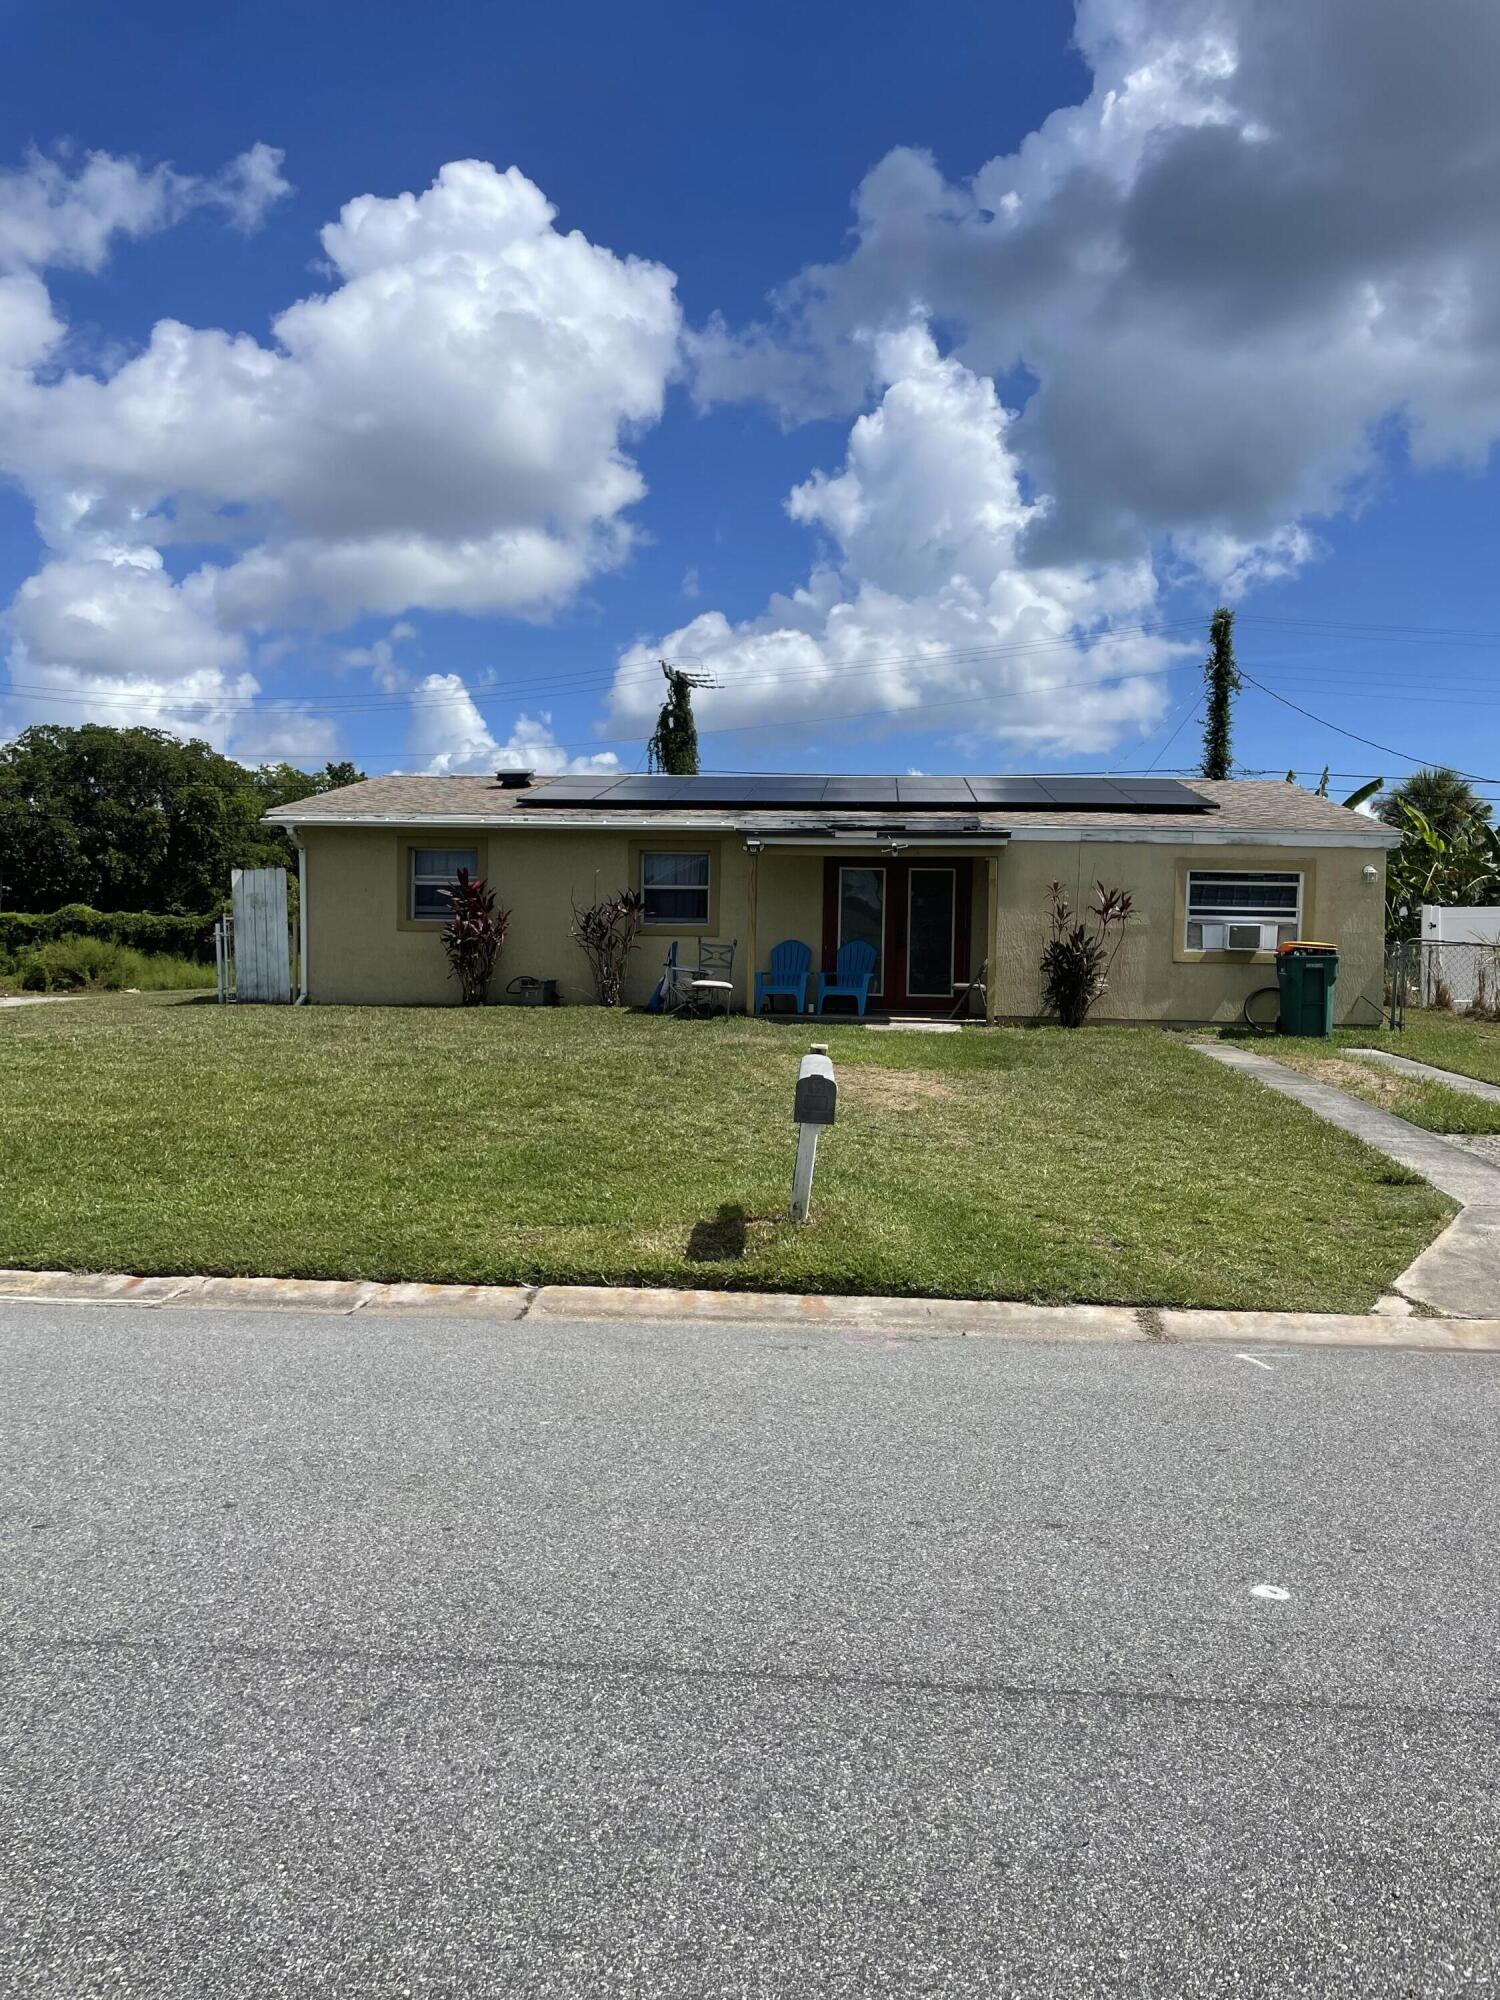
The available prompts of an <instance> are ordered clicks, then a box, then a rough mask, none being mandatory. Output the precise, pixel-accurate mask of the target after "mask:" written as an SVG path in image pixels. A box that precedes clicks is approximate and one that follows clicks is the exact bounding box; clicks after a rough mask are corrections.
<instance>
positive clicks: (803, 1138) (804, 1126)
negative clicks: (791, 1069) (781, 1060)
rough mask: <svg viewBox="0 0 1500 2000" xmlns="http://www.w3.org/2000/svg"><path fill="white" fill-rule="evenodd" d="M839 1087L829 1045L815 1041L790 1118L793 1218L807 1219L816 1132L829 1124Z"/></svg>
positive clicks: (804, 1063) (799, 1076) (804, 1060)
mask: <svg viewBox="0 0 1500 2000" xmlns="http://www.w3.org/2000/svg"><path fill="white" fill-rule="evenodd" d="M838 1102H839V1086H838V1079H837V1078H836V1077H835V1076H834V1073H833V1064H832V1063H831V1062H830V1061H829V1060H828V1044H827V1043H826V1042H815V1043H814V1044H813V1051H812V1054H811V1055H807V1056H804V1057H803V1058H802V1067H801V1069H799V1070H798V1072H797V1095H796V1097H795V1099H794V1100H793V1104H792V1119H793V1121H794V1123H795V1124H796V1127H797V1164H796V1166H795V1167H794V1168H793V1169H792V1211H791V1213H792V1220H793V1222H806V1220H807V1216H808V1211H809V1209H810V1208H811V1207H812V1184H813V1168H814V1167H815V1166H816V1165H817V1162H818V1134H819V1133H820V1132H821V1131H822V1130H823V1127H824V1126H825V1125H831V1124H832V1123H833V1120H834V1114H835V1113H836V1112H837V1110H838Z"/></svg>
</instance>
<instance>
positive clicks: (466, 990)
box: [443, 868, 510, 1007]
mask: <svg viewBox="0 0 1500 2000" xmlns="http://www.w3.org/2000/svg"><path fill="white" fill-rule="evenodd" d="M448 902H449V904H450V906H451V908H452V911H453V914H452V915H451V916H450V917H449V919H448V921H447V923H446V924H444V926H443V950H444V951H445V952H446V953H447V954H448V968H449V970H450V971H451V972H452V974H453V976H454V978H455V979H456V980H457V981H458V985H459V991H460V993H461V994H462V995H463V1004H464V1006H465V1007H482V1006H483V1005H484V1000H485V995H486V994H487V993H488V992H489V988H490V980H491V979H492V978H493V977H494V973H495V960H496V959H497V958H498V957H499V956H500V947H501V945H503V944H504V942H505V933H506V932H507V931H508V930H509V929H510V911H509V910H497V909H496V907H495V892H494V890H493V889H491V888H490V886H489V884H488V883H487V882H484V881H472V882H471V881H470V880H469V871H468V869H467V868H460V869H459V871H458V881H457V883H456V885H455V886H454V887H453V888H452V889H450V890H449V891H448Z"/></svg>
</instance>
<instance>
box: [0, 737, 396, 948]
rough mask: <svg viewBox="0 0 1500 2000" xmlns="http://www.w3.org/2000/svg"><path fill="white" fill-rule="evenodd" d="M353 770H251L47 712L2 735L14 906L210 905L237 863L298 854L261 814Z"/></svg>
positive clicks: (0, 812) (192, 746)
mask: <svg viewBox="0 0 1500 2000" xmlns="http://www.w3.org/2000/svg"><path fill="white" fill-rule="evenodd" d="M348 771H350V767H348V766H342V767H340V766H333V765H330V766H329V767H328V768H327V771H325V772H324V773H323V774H321V775H320V776H319V777H312V776H309V774H308V773H306V772H303V771H297V770H295V768H294V767H293V766H291V765H268V766H265V767H263V769H262V770H261V771H259V772H253V771H249V770H247V769H246V768H245V766H244V765H243V764H237V763H236V762H235V761H234V759H233V758H232V757H225V756H222V755H221V754H220V752H218V751H217V750H215V749H213V748H212V747H211V746H210V745H209V744H207V743H204V742H202V741H200V740H198V739H196V738H195V739H193V740H192V741H190V742H186V743H185V742H183V741H182V740H181V739H180V738H178V737H176V736H172V735H169V734H168V733H167V732H166V731H165V730H161V729H112V728H109V727H107V726H106V725H104V724H103V723H92V722H91V723H84V724H83V725H82V726H81V727H79V728H66V727H64V726H63V725H62V724H59V723H38V724H37V725H36V726H35V727H33V728H31V729H26V730H23V731H22V732H21V734H20V735H19V736H17V737H16V738H15V739H14V741H13V742H10V743H7V744H5V745H4V746H3V747H0V856H3V857H4V858H3V863H0V873H3V875H4V897H5V904H6V907H7V908H9V909H12V910H34V911H38V912H46V911H49V910H56V909H59V908H61V907H62V906H63V905H64V904H66V903H87V904H89V905H90V906H91V907H92V908H94V909H97V910H105V911H114V910H150V911H154V912H156V913H157V914H159V915H164V916H172V915H179V916H203V915H207V914H208V913H209V912H211V911H214V910H216V909H218V908H219V907H220V905H221V904H222V903H223V900H224V897H225V896H226V894H227V893H228V890H229V876H230V870H231V869H233V868H236V867H287V866H290V865H293V862H294V857H293V853H292V848H291V844H290V842H289V841H288V840H287V838H286V835H285V834H283V833H282V832H280V831H279V830H278V829H276V828H274V827H265V826H262V825H261V824H260V817H261V814H262V813H263V812H265V811H267V810H268V808H269V807H271V806H273V805H279V804H281V803H282V802H283V801H284V800H285V799H286V798H288V797H292V798H297V797H305V796H307V793H308V792H310V791H320V790H324V789H326V788H327V785H328V783H330V782H342V781H344V773H345V772H348ZM330 774H332V775H330ZM352 775H353V776H354V777H357V776H358V775H359V774H358V773H357V772H352ZM295 787H301V789H300V790H299V789H294V788H295Z"/></svg>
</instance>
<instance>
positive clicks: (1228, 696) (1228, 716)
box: [1203, 604, 1244, 778]
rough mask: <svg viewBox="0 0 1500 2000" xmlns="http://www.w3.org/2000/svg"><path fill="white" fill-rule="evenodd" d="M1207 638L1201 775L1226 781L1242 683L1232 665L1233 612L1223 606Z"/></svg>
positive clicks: (1213, 619)
mask: <svg viewBox="0 0 1500 2000" xmlns="http://www.w3.org/2000/svg"><path fill="white" fill-rule="evenodd" d="M1208 637H1209V654H1208V658H1207V659H1206V660H1205V661H1204V663H1203V687H1204V692H1205V696H1206V700H1205V705H1204V716H1203V776H1204V777H1205V778H1227V777H1228V776H1229V767H1230V756H1229V750H1230V738H1231V734H1232V729H1233V720H1234V697H1235V696H1236V695H1237V694H1238V693H1239V691H1240V689H1241V687H1242V686H1243V685H1244V683H1243V682H1242V681H1241V679H1240V670H1239V668H1238V667H1237V666H1236V665H1235V662H1234V613H1233V612H1232V611H1229V610H1226V609H1225V607H1224V606H1223V605H1222V604H1221V605H1220V606H1219V608H1218V610H1217V611H1216V612H1215V613H1214V615H1213V617H1212V618H1211V619H1210V620H1209V624H1208Z"/></svg>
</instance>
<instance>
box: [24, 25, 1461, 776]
mask: <svg viewBox="0 0 1500 2000" xmlns="http://www.w3.org/2000/svg"><path fill="white" fill-rule="evenodd" d="M1307 11H1308V12H1311V13H1315V14H1317V15H1318V19H1317V21H1316V22H1307V21H1302V20H1300V18H1299V19H1298V20H1294V21H1291V20H1286V19H1282V18H1280V17H1281V14H1282V10H1279V9H1270V10H1267V9H1264V8H1255V7H1253V6H1252V5H1251V4H1250V0H1222V4H1220V0H1204V4H1195V5H1192V6H1189V5H1186V4H1178V0H1153V4H1151V5H1144V4H1141V0H1090V4H1088V5H1086V6H1085V7H1084V8H1083V9H1082V11H1081V12H1080V13H1079V14H1078V15H1077V17H1076V18H1075V13H1074V10H1073V8H1072V7H1071V6H1060V5H1048V4H1034V5H1031V6H1028V7H1026V8H1020V7H1015V6H1010V7H1007V6H1002V5H999V4H990V5H978V4H968V0H965V4H940V5H937V6H935V7H929V8H925V9H921V10H917V9H913V8H898V7H893V6H880V5H874V6H869V7H866V8H863V9H860V10H853V9H844V8H831V7H829V8H807V7H798V8H793V7H789V6H766V5H761V6H757V7H755V8H753V9H740V10H729V9H719V8H704V7H701V6H689V5H686V4H682V5H671V6H666V5H647V6H644V7H640V8H635V9H622V8H619V7H617V6H611V7H604V6H595V5H587V6H585V5H578V4H555V5H553V6H551V7H549V8H547V9H540V8H538V9H534V10H518V9H496V8H494V7H480V6H447V7H444V8H440V9H429V10H415V9H412V8H410V7H407V6H395V5H365V6H361V7H360V8H358V9H354V8H352V7H346V6H343V5H326V6H322V7H319V8H313V9H309V8H306V7H297V8H292V7H289V6H282V5H266V6H261V7H259V8H257V9H255V10H246V9H220V10H214V11H212V12H208V11H206V10H203V9H202V8H200V7H187V6H176V5H150V4H148V5H146V6H144V7H141V8H137V9H134V10H122V9H119V8H117V7H108V8H106V7H104V6H98V5H93V4H82V5H79V4H75V5H73V6H70V7H69V8H68V9H66V10H58V9H55V8H51V9H49V8H44V7H42V6H41V5H36V4H22V5H17V4H9V5H7V7H6V8H5V9H4V10H3V15H0V50H3V54H4V60H3V61H0V111H3V119H0V130H3V132H4V133H5V134H6V135H7V140H6V145H5V147H4V149H3V151H0V174H3V176H4V178H3V179H0V471H3V474H4V475H5V482H4V484H3V485H0V602H5V603H7V604H9V605H10V607H11V608H10V611H9V613H8V616H7V622H6V632H5V637H6V649H7V651H6V656H7V659H8V663H9V664H8V675H9V682H8V686H7V685H6V684H5V683H4V682H3V681H0V732H3V733H7V734H8V733H13V732H14V731H15V730H16V729H17V728H20V727H22V726H24V725H25V724H26V723H28V722H31V721H35V720H38V719H48V720H62V721H78V720H83V719H85V718H89V719H96V720H103V721H118V720H146V721H154V722H157V723H159V724H161V725H162V726H165V727H171V728H175V729H178V730H179V731H181V732H183V733H188V732H200V733H203V734H206V735H208V736H210V737H211V739H212V740H214V741H215V742H217V743H219V744H221V745H222V746H223V747H226V748H228V749H229V750H231V751H232V752H233V753H234V754H236V755H238V756H242V757H245V758H247V759H251V760H253V759H255V758H258V757H260V756H265V755H290V756H295V757H298V758H300V759H304V760H308V761H313V762H318V761H321V760H322V758H323V757H324V756H326V755H336V756H344V755H348V756H352V757H353V758H354V759H355V760H356V761H358V762H360V763H361V764H363V765H364V767H365V768H366V769H368V770H370V771H372V772H374V771H383V770H392V769H410V768H432V769H452V770H460V769H485V768H489V766H490V765H492V764H493V763H494V762H495V761H496V760H497V759H504V760H508V759H510V758H511V757H516V756H519V757H525V758H526V759H527V760H535V761H537V762H539V763H541V764H543V765H544V766H547V767H551V768H559V767H561V766H562V764H563V763H564V762H565V761H567V760H570V759H578V758H583V759H596V760H597V759H608V758H611V757H614V758H617V759H618V760H619V761H620V763H621V764H622V765H623V766H624V767H626V768H634V767H635V766H636V765H637V764H638V763H639V762H640V760H641V757H642V754H643V741H642V739H643V737H644V735H645V733H646V731H647V729H648V728H649V719H650V711H651V707H652V704H653V701H654V698H655V690H656V687H657V686H658V684H659V683H658V681H657V680H656V679H655V678H654V672H655V670H654V668H653V667H652V665H651V662H652V660H653V659H654V658H655V657H656V655H657V654H658V653H661V652H666V653H667V654H668V655H669V656H670V657H672V658H674V659H680V660H685V661H689V662H692V663H695V664H697V665H698V666H700V667H701V670H702V671H703V672H704V673H706V674H707V675H709V676H711V677H712V679H713V680H714V681H715V682H716V685H715V686H714V687H712V688H710V689H709V690H707V691H705V693H704V694H703V695H702V696H701V697H700V700H699V710H700V720H701V723H702V726H703V729H704V736H703V752H704V763H705V765H706V766H712V767H718V768H780V767H787V768H826V769H844V770H861V769H897V770H904V769H908V768H918V769H924V770H947V769H954V770H973V769H995V770H1008V769H1022V770H1024V769H1144V768H1148V767H1154V768H1157V769H1161V770H1167V769H1171V768H1174V767H1176V766H1179V765H1186V764H1191V762H1192V761H1193V759H1194V756H1195V754H1196V750H1197V739H1198V729H1197V724H1196V719H1195V713H1194V700H1193V697H1194V693H1195V688H1196V685H1197V682H1196V674H1197V665H1198V662H1199V660H1200V659H1201V653H1202V639H1203V632H1204V629H1205V627H1206V624H1207V618H1208V613H1209V611H1210V610H1211V608H1212V607H1213V605H1214V604H1215V603H1216V602H1217V601H1219V600H1220V598H1221V597H1222V598H1223V599H1225V601H1229V602H1232V603H1234V604H1235V605H1236V606H1237V608H1238V611H1239V617H1240V634H1239V648H1240V656H1241V662H1242V664H1243V665H1244V667H1245V668H1246V669H1247V670H1248V671H1249V672H1250V673H1251V674H1253V675H1254V676H1255V678H1256V680H1257V681H1262V682H1264V684H1265V688H1266V689H1270V690H1274V691H1275V694H1279V695H1280V696H1282V697H1283V700H1282V701H1278V700H1276V699H1275V698H1274V695H1273V694H1272V693H1269V692H1265V691H1263V690H1262V689H1261V688H1260V687H1254V686H1252V687H1249V688H1247V690H1246V692H1245V694H1244V695H1243V697H1242V699H1241V702H1240V706H1239V716H1238V727H1237V735H1236V752H1237V755H1238V757H1239V759H1240V760H1241V761H1242V763H1243V765H1244V766H1245V767H1246V768H1248V769H1266V770H1275V771H1276V772H1277V773H1280V772H1281V771H1284V770H1285V769H1286V768H1287V767H1288V766H1289V765H1291V766H1296V767H1297V768H1299V769H1300V770H1303V771H1305V772H1308V773H1311V774H1314V775H1315V774H1316V772H1317V771H1318V770H1319V769H1320V768H1321V767H1322V766H1323V765H1324V764H1329V765H1331V766H1332V767H1333V770H1334V771H1335V773H1338V774H1340V778H1339V779H1336V781H1335V782H1336V784H1337V785H1341V783H1342V777H1343V776H1347V778H1348V788H1352V786H1353V784H1354V783H1355V782H1357V780H1358V779H1359V778H1360V777H1362V776H1366V775H1368V776H1374V775H1377V774H1384V775H1385V776H1387V777H1388V778H1395V777H1397V776H1399V775H1400V774H1401V773H1402V772H1403V771H1404V770H1405V769H1407V768H1409V766H1408V764H1407V763H1406V762H1405V761H1404V760H1403V758H1402V757H1401V756H1398V755H1395V754H1392V753H1393V752H1395V751H1404V752H1405V753H1406V756H1407V757H1409V758H1413V759H1443V760H1447V761H1450V762H1452V763H1455V764H1457V765H1458V766H1460V767H1461V768H1463V769H1465V770H1467V771H1471V772H1475V773H1477V774H1480V775H1483V776H1489V775H1491V774H1500V740H1497V739H1500V695H1497V694H1496V693H1495V692H1494V691H1493V689H1494V685H1495V681H1494V676H1493V674H1492V671H1491V660H1492V658H1493V657H1494V652H1495V648H1496V646H1497V645H1500V603H1497V602H1496V601H1495V599H1496V585H1495V581H1494V577H1495V573H1496V568H1497V565H1496V563H1495V560H1494V554H1493V546H1492V545H1493V539H1494V526H1493V524H1494V520H1495V497H1496V481H1495V472H1494V463H1493V453H1492V449H1491V446H1492V442H1493V439H1494V437H1495V435H1496V434H1497V433H1500V298H1497V295H1496V290H1495V280H1494V277H1493V273H1494V271H1495V269H1496V268H1497V267H1500V259H1497V250H1500V244H1497V240H1496V239H1497V232H1500V155H1497V150H1496V144H1495V139H1494V136H1493V132H1492V129H1491V128H1492V123H1493V121H1492V117H1491V115H1490V109H1489V105H1488V102H1487V98H1486V95H1485V93H1484V91H1483V90H1482V89H1481V88H1479V87H1478V85H1477V83H1476V79H1483V78H1486V77H1489V76H1493V74H1495V73H1496V69H1495V63H1496V59H1497V57H1500V41H1497V31H1496V27H1495V23H1494V21H1493V19H1492V18H1491V15H1492V10H1490V9H1489V8H1487V7H1485V6H1483V5H1481V4H1479V0H1474V4H1472V5H1471V4H1469V0H1455V4H1454V5H1453V7H1452V8H1451V9H1447V10H1444V11H1443V14H1442V17H1441V18H1440V19H1439V20H1438V21H1436V22H1434V21H1429V20H1420V21H1419V20H1417V19H1416V18H1415V17H1414V15H1413V13H1412V10H1410V9H1409V8H1408V7H1403V6H1397V5H1396V4H1395V0H1374V4H1369V0H1366V4H1361V5H1360V6H1358V7H1356V6H1354V5H1353V0H1348V4H1345V0H1329V4H1328V6H1327V7H1326V9H1321V10H1307ZM1273 17H1274V18H1273ZM1356 26H1357V28H1358V33H1357V34H1356V33H1355V29H1356ZM91 156H102V157H101V158H92V159H91ZM465 162H469V163H474V164H472V165H469V166H467V167H465V166H463V165H462V163H465ZM454 163H458V164H454ZM168 168H170V172H169V171H167V169H168ZM512 168H514V169H515V170H517V171H516V173H515V174H511V175H507V170H508V169H512ZM445 169H446V170H447V171H446V173H445ZM402 196H406V197H408V198H407V199H406V200H405V201H402V200H400V199H398V198H400V197H402ZM350 203H355V204H357V205H359V206H357V208H356V210H355V211H352V212H351V211H347V210H346V205H347V204H350ZM548 205H550V210H551V214H550V215H549V213H548ZM341 214H343V222H342V223H341V224H340V217H341ZM330 225H338V227H337V228H336V229H335V232H334V234H333V235H332V236H331V237H330V236H327V235H324V234H323V232H325V231H326V230H327V229H328V228H329V226H330ZM574 232H576V235H575V234H573V233H574ZM289 310H290V314H291V316H290V318H287V319H282V318H281V317H280V316H282V315H284V314H288V313H289ZM273 323H274V324H273ZM1286 702H1295V703H1298V704H1300V706H1301V707H1302V708H1304V709H1307V710H1310V711H1311V712H1312V714H1313V716H1316V717H1318V718H1322V720H1319V721H1314V720H1312V719H1309V718H1308V717H1304V716H1302V715H1300V714H1298V713H1297V712H1296V711H1295V710H1294V709H1292V708H1290V707H1288V706H1286V705H1285V704H1286ZM1334 725H1337V729H1342V730H1344V731H1349V732H1353V733H1354V735H1356V736H1363V737H1368V738H1371V739H1374V741H1376V742H1378V743H1380V744H1382V745H1388V746H1391V750H1390V751H1389V752H1388V751H1383V750H1382V751H1377V750H1375V749H1373V748H1369V747H1366V746H1364V745H1362V744H1360V743H1358V742H1355V741H1352V740H1350V737H1349V736H1347V735H1341V734H1339V733H1337V729H1336V728H1335V727H1334ZM1174 732H1176V733H1175V734H1174ZM1494 789H1495V790H1496V792H1497V793H1500V784H1497V785H1496V786H1495V787H1494Z"/></svg>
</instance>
